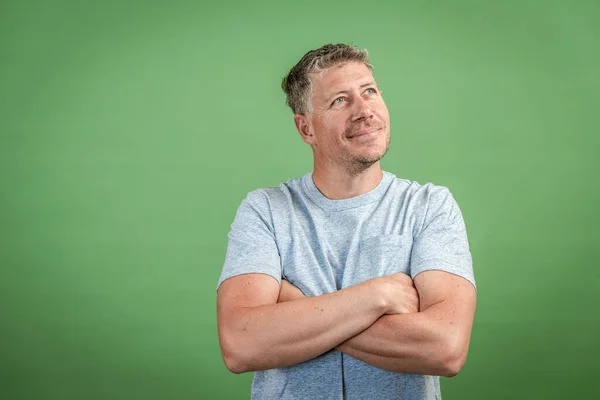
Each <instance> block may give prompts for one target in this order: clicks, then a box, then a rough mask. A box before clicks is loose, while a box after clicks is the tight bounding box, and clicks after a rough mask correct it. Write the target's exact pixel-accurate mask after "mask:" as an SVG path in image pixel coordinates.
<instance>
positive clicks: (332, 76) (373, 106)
mask: <svg viewBox="0 0 600 400" xmlns="http://www.w3.org/2000/svg"><path fill="white" fill-rule="evenodd" d="M312 106H313V113H312V115H306V116H305V117H306V119H307V128H308V130H309V132H310V134H311V135H312V136H307V137H305V135H302V136H303V138H304V140H305V141H306V142H307V143H309V144H311V145H312V147H313V150H314V156H315V163H323V162H327V163H330V164H333V165H336V166H341V167H344V168H346V169H347V170H349V171H350V172H358V171H361V170H364V168H366V167H368V166H371V165H372V164H373V163H375V162H377V161H379V159H381V158H382V157H383V156H384V154H385V153H386V151H387V149H388V146H389V144H390V117H389V113H388V109H387V107H386V105H385V102H384V101H383V98H382V97H381V94H380V92H379V88H378V87H377V84H376V83H375V79H374V78H373V75H372V74H371V71H370V70H369V68H367V66H366V65H364V64H362V63H357V62H349V63H346V64H339V65H335V66H333V67H331V68H329V69H328V70H326V71H325V72H323V73H321V74H314V75H313V76H312Z"/></svg>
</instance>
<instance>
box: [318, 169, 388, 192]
mask: <svg viewBox="0 0 600 400" xmlns="http://www.w3.org/2000/svg"><path fill="white" fill-rule="evenodd" d="M312 177H313V181H314V183H315V186H316V187H317V189H319V191H320V192H321V193H323V195H324V196H325V197H327V198H328V199H330V200H343V199H349V198H351V197H356V196H360V195H361V194H365V193H367V192H369V191H371V190H373V189H375V188H376V187H377V185H379V183H380V182H381V179H382V178H383V172H382V171H381V166H380V164H379V161H377V162H375V163H373V164H372V165H370V166H368V167H366V168H364V169H359V170H357V171H349V170H348V169H339V168H324V167H323V166H320V168H319V167H318V166H317V164H316V163H315V168H314V172H313V175H312Z"/></svg>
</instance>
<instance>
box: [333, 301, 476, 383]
mask: <svg viewBox="0 0 600 400" xmlns="http://www.w3.org/2000/svg"><path fill="white" fill-rule="evenodd" d="M446 310H447V308H445V307H444V304H443V303H440V304H436V305H432V306H431V307H430V308H428V309H427V310H425V311H423V312H419V313H410V314H395V315H384V316H382V317H381V318H379V319H378V320H377V321H376V322H375V323H374V324H373V325H371V326H370V327H369V328H368V329H366V330H364V331H363V332H361V333H360V334H358V335H356V336H354V337H353V338H351V339H349V340H347V341H345V342H344V343H342V344H341V345H339V346H338V347H337V348H338V350H340V351H342V352H344V353H346V354H348V355H350V356H352V357H354V358H358V359H360V360H362V361H364V362H366V363H368V364H371V365H374V366H376V367H378V368H382V369H385V370H389V371H394V372H403V373H415V374H424V375H441V376H453V375H456V373H458V370H460V368H461V367H462V365H463V363H464V361H465V359H466V351H467V349H468V342H469V335H468V333H467V334H466V335H465V333H464V328H461V327H460V326H459V324H457V323H456V321H453V320H452V317H451V316H450V317H449V316H448V315H445V313H446ZM469 331H470V327H469ZM465 336H466V337H465Z"/></svg>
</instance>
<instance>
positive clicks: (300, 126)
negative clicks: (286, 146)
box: [294, 114, 315, 145]
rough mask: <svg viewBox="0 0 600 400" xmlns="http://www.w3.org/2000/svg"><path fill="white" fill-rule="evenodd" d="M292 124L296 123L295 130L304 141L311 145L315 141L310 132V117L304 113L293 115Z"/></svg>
mask: <svg viewBox="0 0 600 400" xmlns="http://www.w3.org/2000/svg"><path fill="white" fill-rule="evenodd" d="M294 124H295V125H296V130H297V131H298V133H299V134H300V137H301V138H302V140H304V142H306V143H308V144H311V145H312V144H314V143H315V137H314V135H313V132H312V126H311V124H310V119H309V118H308V117H307V116H306V115H304V114H296V115H294Z"/></svg>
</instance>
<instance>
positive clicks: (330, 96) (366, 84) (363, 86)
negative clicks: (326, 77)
mask: <svg viewBox="0 0 600 400" xmlns="http://www.w3.org/2000/svg"><path fill="white" fill-rule="evenodd" d="M367 86H377V84H376V83H375V81H369V82H367V83H363V84H362V85H360V86H359V88H360V89H362V88H365V87H367ZM344 93H348V91H347V90H340V91H339V92H335V93H332V94H331V95H329V96H327V97H326V99H327V101H329V100H332V99H333V98H335V96H338V95H340V94H344Z"/></svg>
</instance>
